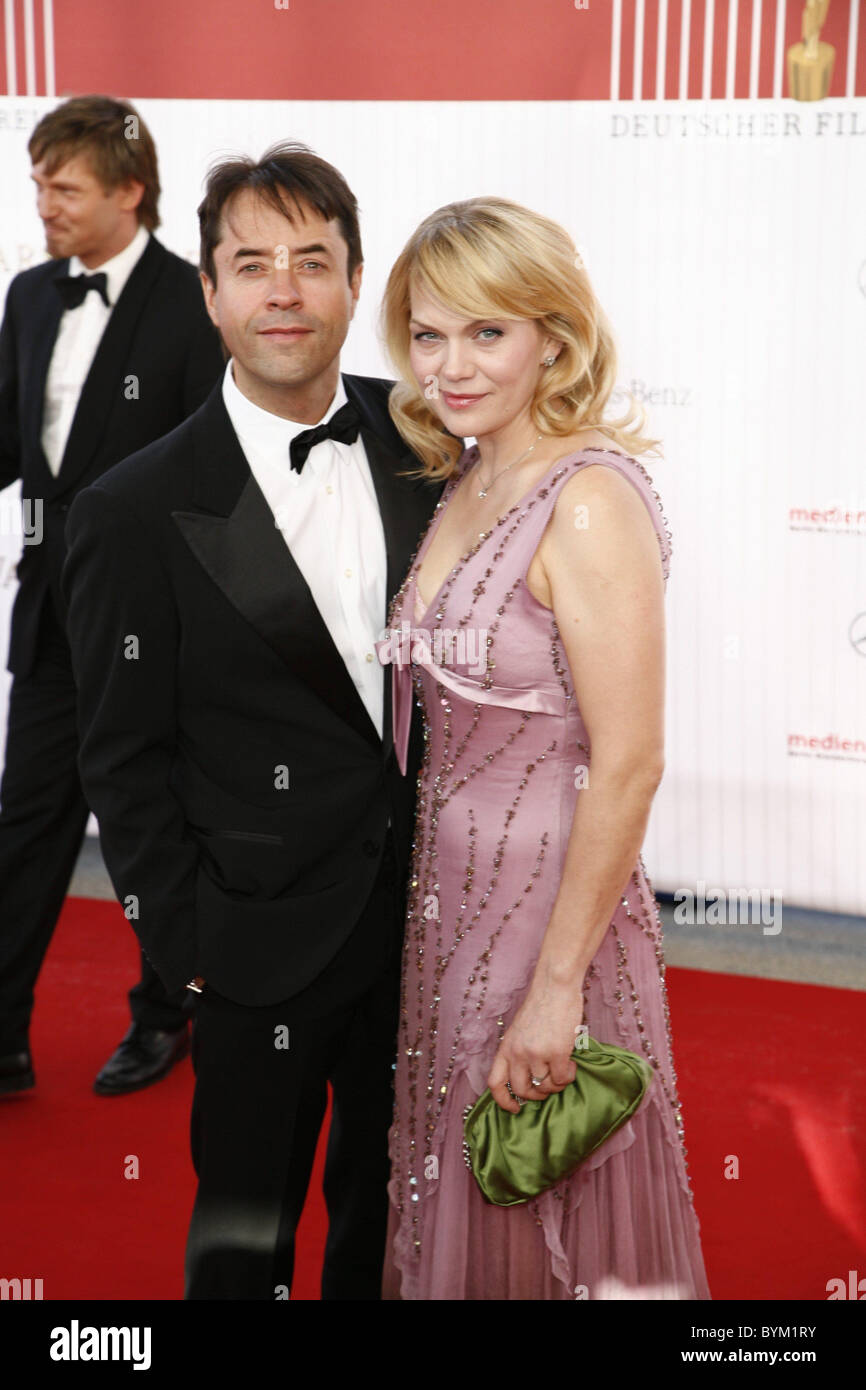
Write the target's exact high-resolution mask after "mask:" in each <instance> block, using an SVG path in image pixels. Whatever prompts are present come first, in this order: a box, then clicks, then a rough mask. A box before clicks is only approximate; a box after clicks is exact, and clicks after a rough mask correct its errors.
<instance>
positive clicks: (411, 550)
mask: <svg viewBox="0 0 866 1390" xmlns="http://www.w3.org/2000/svg"><path fill="white" fill-rule="evenodd" d="M343 382H344V385H345V387H346V395H347V396H348V397H349V398H350V399H351V400H353V401H354V403H355V405H356V406H357V407H358V410H359V411H360V414H361V420H362V424H361V438H362V439H363V441H364V449H365V451H366V454H367V461H368V463H369V465H370V472H371V474H372V477H373V484H374V486H375V488H376V497H377V500H378V503H379V512H380V514H381V517H382V527H383V530H384V532H385V549H386V557H387V560H386V563H387V578H386V585H385V589H386V593H385V611H384V613H383V614H382V624H381V632H382V634H384V631H385V627H386V623H387V619H388V609H389V608H390V606H391V600H392V599H393V597H394V595H395V594H396V592H397V590H398V589H399V588H400V587H401V585H402V583H403V581H404V579H405V578H406V575H407V573H408V571H409V567H410V565H411V563H412V559H413V557H414V554H415V552H416V550H417V549H418V545H419V543H420V538H421V536H422V535H423V533H424V531H425V529H426V527H427V523H428V521H429V519H430V517H431V516H432V514H433V509H434V507H435V505H436V502H437V501H438V499H439V495H440V493H441V491H442V487H443V484H441V483H439V484H436V485H431V484H430V483H429V482H427V481H425V480H424V479H423V478H407V477H405V476H401V475H402V474H404V473H405V470H407V469H410V468H418V466H419V464H418V459H417V458H416V457H415V455H414V454H413V453H412V452H411V450H410V449H409V448H408V446H407V444H406V443H405V441H404V440H403V438H402V437H401V436H400V434H399V433H398V432H397V430H396V428H395V426H394V424H393V421H392V420H391V417H390V415H389V413H388V408H387V404H385V403H384V401H383V400H382V399H381V398H380V397H379V396H377V395H376V394H375V393H374V392H372V391H371V390H370V388H369V387H366V388H365V384H364V382H363V380H358V379H357V378H353V377H351V376H344V377H343ZM391 681H392V676H391V667H390V666H386V667H385V698H384V723H383V729H384V739H383V746H384V752H385V755H386V756H387V755H388V754H389V753H390V751H391V749H392V748H393V746H394V738H393V727H392V712H391Z"/></svg>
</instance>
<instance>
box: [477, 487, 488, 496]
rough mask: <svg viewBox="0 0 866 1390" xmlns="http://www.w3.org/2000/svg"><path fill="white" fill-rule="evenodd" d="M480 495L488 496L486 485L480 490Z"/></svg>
mask: <svg viewBox="0 0 866 1390" xmlns="http://www.w3.org/2000/svg"><path fill="white" fill-rule="evenodd" d="M478 496H479V497H486V496H487V488H486V487H483V488H482V489H481V491H480V492H479V494H478Z"/></svg>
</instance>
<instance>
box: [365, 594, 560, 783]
mask: <svg viewBox="0 0 866 1390" xmlns="http://www.w3.org/2000/svg"><path fill="white" fill-rule="evenodd" d="M412 588H413V594H414V592H416V590H415V586H414V582H413V586H412ZM428 612H429V609H428ZM424 616H425V617H426V616H427V615H426V614H425V615H424ZM438 631H439V633H440V634H441V633H443V632H447V633H449V634H450V635H451V636H452V637H453V638H456V641H457V643H458V644H459V641H460V629H455V628H448V627H445V628H443V629H438ZM436 637H437V629H436V628H433V629H432V641H431V629H430V628H427V627H424V626H422V625H417V626H416V625H415V624H412V623H409V622H408V621H407V620H406V619H404V620H403V622H402V623H401V625H400V627H399V628H391V629H390V630H389V634H388V636H387V637H385V638H383V639H382V640H380V641H378V642H376V643H375V647H376V655H377V656H378V658H379V660H380V662H381V663H382V665H383V666H387V665H388V663H389V662H390V663H391V719H392V724H393V729H394V748H395V750H396V753H397V763H398V766H399V768H400V771H401V773H402V774H403V776H404V777H405V775H406V759H407V753H408V748H409V726H410V724H411V722H412V664H413V663H414V664H415V665H416V666H423V667H424V668H425V669H426V670H428V671H429V672H430V674H431V675H432V676H433V678H434V679H435V680H437V681H438V682H439V683H440V684H441V685H444V686H445V687H446V689H447V690H451V691H453V693H454V694H455V695H459V696H461V698H462V699H464V700H468V701H469V703H470V704H476V705H501V706H503V707H505V708H508V709H516V710H526V711H528V712H530V713H540V714H560V715H562V714H565V712H566V709H567V707H568V696H567V695H566V694H565V692H564V691H563V690H561V689H553V688H552V687H551V688H549V689H547V690H544V689H541V688H539V687H538V686H527V687H526V688H523V687H514V686H505V685H494V684H493V683H492V681H489V672H488V674H487V676H486V677H481V676H479V678H478V679H473V678H472V677H471V676H469V675H461V674H460V673H459V672H457V671H454V670H452V669H451V668H450V667H448V666H444V665H443V664H442V663H441V662H439V661H436V660H434V657H435V656H436V655H437V654H438V653H437V650H436V649H437V645H438V646H439V647H442V646H443V645H453V644H446V643H444V642H443V641H442V640H440V641H439V642H438V643H437V640H436ZM473 664H476V663H473ZM485 666H486V658H485Z"/></svg>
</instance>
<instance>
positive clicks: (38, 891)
mask: <svg viewBox="0 0 866 1390" xmlns="http://www.w3.org/2000/svg"><path fill="white" fill-rule="evenodd" d="M77 760H78V733H77V728H76V719H75V681H74V678H73V675H72V666H71V663H70V657H69V645H68V642H67V640H66V635H65V633H64V631H63V628H62V627H61V625H60V623H59V622H58V620H57V618H56V616H55V614H54V611H53V609H52V607H51V605H50V603H49V602H46V603H45V605H44V607H43V613H42V621H41V626H40V633H39V645H38V657H37V661H36V663H35V665H34V668H33V670H32V672H31V673H30V674H29V675H28V676H26V677H23V678H19V677H17V676H16V677H14V678H13V681H12V689H11V692H10V696H9V709H8V717H7V734H6V761H5V764H4V768H3V779H2V782H0V1056H5V1055H6V1054H8V1053H12V1052H21V1051H24V1050H26V1049H27V1048H28V1046H29V1029H30V1016H31V1014H32V1012H33V992H34V988H35V985H36V979H37V976H38V974H39V970H40V968H41V966H42V961H43V959H44V958H45V953H46V951H47V950H48V945H49V943H50V941H51V936H52V934H53V932H54V928H55V926H56V924H57V918H58V917H59V915H60V909H61V908H62V906H63V899H64V898H65V896H66V892H67V889H68V887H69V880H70V879H71V877H72V873H73V870H74V868H75V863H76V860H77V858H78V855H79V852H80V850H81V845H82V842H83V840H84V834H85V830H86V827H87V817H88V808H87V804H86V802H85V800H84V793H83V791H82V788H81V781H80V778H79V774H78V761H77ZM130 930H132V929H131V928H130ZM141 966H142V970H141V979H140V980H139V982H138V984H137V985H135V987H134V988H133V989H132V990H131V991H130V994H129V1001H130V1008H131V1010H132V1016H133V1018H134V1019H135V1020H136V1021H137V1022H140V1023H142V1024H144V1025H145V1026H146V1027H150V1028H165V1029H168V1030H175V1029H178V1028H181V1027H183V1026H184V1024H185V1022H186V1020H187V1017H188V1014H189V1008H190V1006H189V1004H188V1002H187V1001H188V998H189V991H188V990H180V991H178V992H176V993H175V994H174V995H172V996H169V995H168V994H167V993H166V990H165V987H164V985H163V984H162V981H161V980H160V979H159V977H158V976H157V974H156V973H155V971H154V970H153V968H152V966H151V965H150V963H149V962H148V961H147V959H146V958H145V956H144V955H143V954H142V957H141Z"/></svg>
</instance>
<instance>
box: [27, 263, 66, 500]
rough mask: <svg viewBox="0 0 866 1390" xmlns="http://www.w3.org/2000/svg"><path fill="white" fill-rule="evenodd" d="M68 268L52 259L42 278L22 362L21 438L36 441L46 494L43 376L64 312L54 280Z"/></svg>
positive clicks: (51, 483) (50, 478) (49, 483)
mask: <svg viewBox="0 0 866 1390" xmlns="http://www.w3.org/2000/svg"><path fill="white" fill-rule="evenodd" d="M68 269H69V260H68V259H66V260H63V261H56V262H55V263H54V267H53V274H52V275H50V276H49V277H48V278H47V279H46V280H45V282H44V284H43V286H42V291H41V294H40V295H39V299H38V301H37V302H36V303H35V304H34V305H33V306H32V309H31V310H29V312H32V313H33V315H34V317H35V318H36V323H35V324H34V331H33V341H34V345H35V346H34V351H33V355H32V357H31V358H30V361H29V362H27V363H25V364H24V369H25V384H24V401H23V403H22V410H21V415H22V421H23V425H24V429H23V435H24V438H26V439H30V440H32V441H33V442H34V443H35V444H36V446H37V453H38V457H39V459H40V461H41V464H42V467H43V469H44V470H45V479H46V483H45V492H46V495H48V494H49V493H50V492H51V490H52V489H53V488H55V487H56V486H57V482H56V479H55V477H54V474H53V473H52V472H51V469H50V468H49V467H48V460H47V458H46V457H45V454H44V452H43V449H42V444H41V438H42V417H43V414H44V408H45V380H46V378H47V376H48V368H49V365H50V363H51V354H52V353H53V351H54V344H55V342H56V341H57V330H58V328H59V327H60V320H61V317H62V315H63V300H62V299H61V298H60V295H59V293H58V291H57V290H56V289H55V287H54V281H55V280H57V279H59V278H60V277H61V276H63V275H65V274H66V273H67V271H68Z"/></svg>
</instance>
